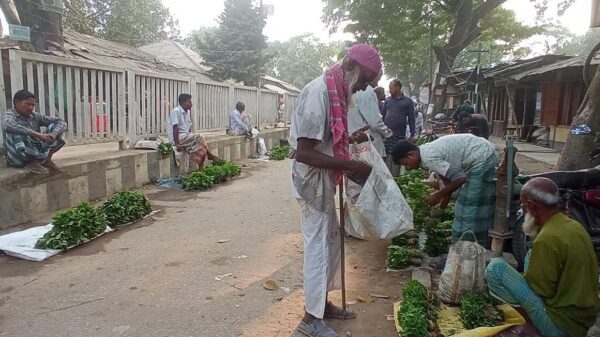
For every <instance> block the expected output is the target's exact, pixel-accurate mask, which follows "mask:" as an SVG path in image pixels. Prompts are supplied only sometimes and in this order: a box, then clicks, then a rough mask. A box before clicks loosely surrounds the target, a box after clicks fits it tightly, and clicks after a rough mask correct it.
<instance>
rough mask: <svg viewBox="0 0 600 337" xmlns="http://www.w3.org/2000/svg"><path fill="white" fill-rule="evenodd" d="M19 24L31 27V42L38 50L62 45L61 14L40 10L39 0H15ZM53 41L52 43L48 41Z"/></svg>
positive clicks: (40, 3) (40, 2) (41, 50)
mask: <svg viewBox="0 0 600 337" xmlns="http://www.w3.org/2000/svg"><path fill="white" fill-rule="evenodd" d="M15 7H16V8H17V12H18V13H19V18H20V19H21V24H22V25H24V26H28V27H30V28H31V43H32V44H33V46H34V47H35V49H36V50H37V51H38V52H43V51H46V50H48V49H50V47H52V46H53V43H54V44H58V45H60V46H63V45H64V38H63V26H62V14H61V13H56V12H52V11H45V10H42V1H41V0H15ZM49 42H53V43H49Z"/></svg>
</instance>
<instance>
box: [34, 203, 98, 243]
mask: <svg viewBox="0 0 600 337" xmlns="http://www.w3.org/2000/svg"><path fill="white" fill-rule="evenodd" d="M52 224H53V227H52V230H50V231H49V232H48V233H46V234H45V235H44V236H43V237H42V238H40V239H39V240H38V241H37V243H36V245H35V248H37V249H66V248H69V247H72V246H76V245H79V244H82V243H84V242H86V241H89V240H91V239H93V238H95V237H97V236H98V235H100V234H101V233H103V232H104V231H105V230H106V227H107V226H108V221H107V220H106V215H105V214H104V213H103V212H102V211H100V210H99V209H97V208H95V207H94V206H92V204H90V203H89V202H84V203H82V204H80V205H78V206H76V207H73V208H71V209H69V210H66V211H64V212H58V213H56V214H55V215H54V218H53V220H52Z"/></svg>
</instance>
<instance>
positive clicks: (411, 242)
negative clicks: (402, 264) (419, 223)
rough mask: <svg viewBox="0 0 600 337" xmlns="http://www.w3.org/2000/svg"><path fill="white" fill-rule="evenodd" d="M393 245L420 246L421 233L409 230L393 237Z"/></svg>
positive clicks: (414, 247) (413, 247)
mask: <svg viewBox="0 0 600 337" xmlns="http://www.w3.org/2000/svg"><path fill="white" fill-rule="evenodd" d="M392 245H393V246H400V247H407V248H411V249H418V248H419V234H417V232H415V231H409V232H407V233H404V234H402V235H399V236H396V237H395V238H393V239H392Z"/></svg>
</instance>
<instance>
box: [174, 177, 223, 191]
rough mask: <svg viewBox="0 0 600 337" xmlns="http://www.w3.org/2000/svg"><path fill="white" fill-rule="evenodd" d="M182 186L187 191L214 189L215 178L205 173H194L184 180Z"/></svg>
mask: <svg viewBox="0 0 600 337" xmlns="http://www.w3.org/2000/svg"><path fill="white" fill-rule="evenodd" d="M181 184H182V185H183V188H184V189H185V190H186V191H204V190H207V189H209V188H212V187H213V185H214V184H215V178H214V177H213V176H209V175H206V174H205V173H204V172H194V173H192V174H190V175H189V176H188V177H185V178H182V179H181Z"/></svg>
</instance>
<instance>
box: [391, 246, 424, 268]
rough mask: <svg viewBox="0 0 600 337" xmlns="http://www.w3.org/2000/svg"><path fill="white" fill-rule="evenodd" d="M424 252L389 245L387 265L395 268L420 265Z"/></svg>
mask: <svg viewBox="0 0 600 337" xmlns="http://www.w3.org/2000/svg"><path fill="white" fill-rule="evenodd" d="M422 258H423V253H421V252H420V251H419V250H417V249H410V248H407V247H400V246H389V247H388V255H387V267H388V268H390V269H394V270H400V269H404V268H406V267H408V266H420V265H421V262H422Z"/></svg>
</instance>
